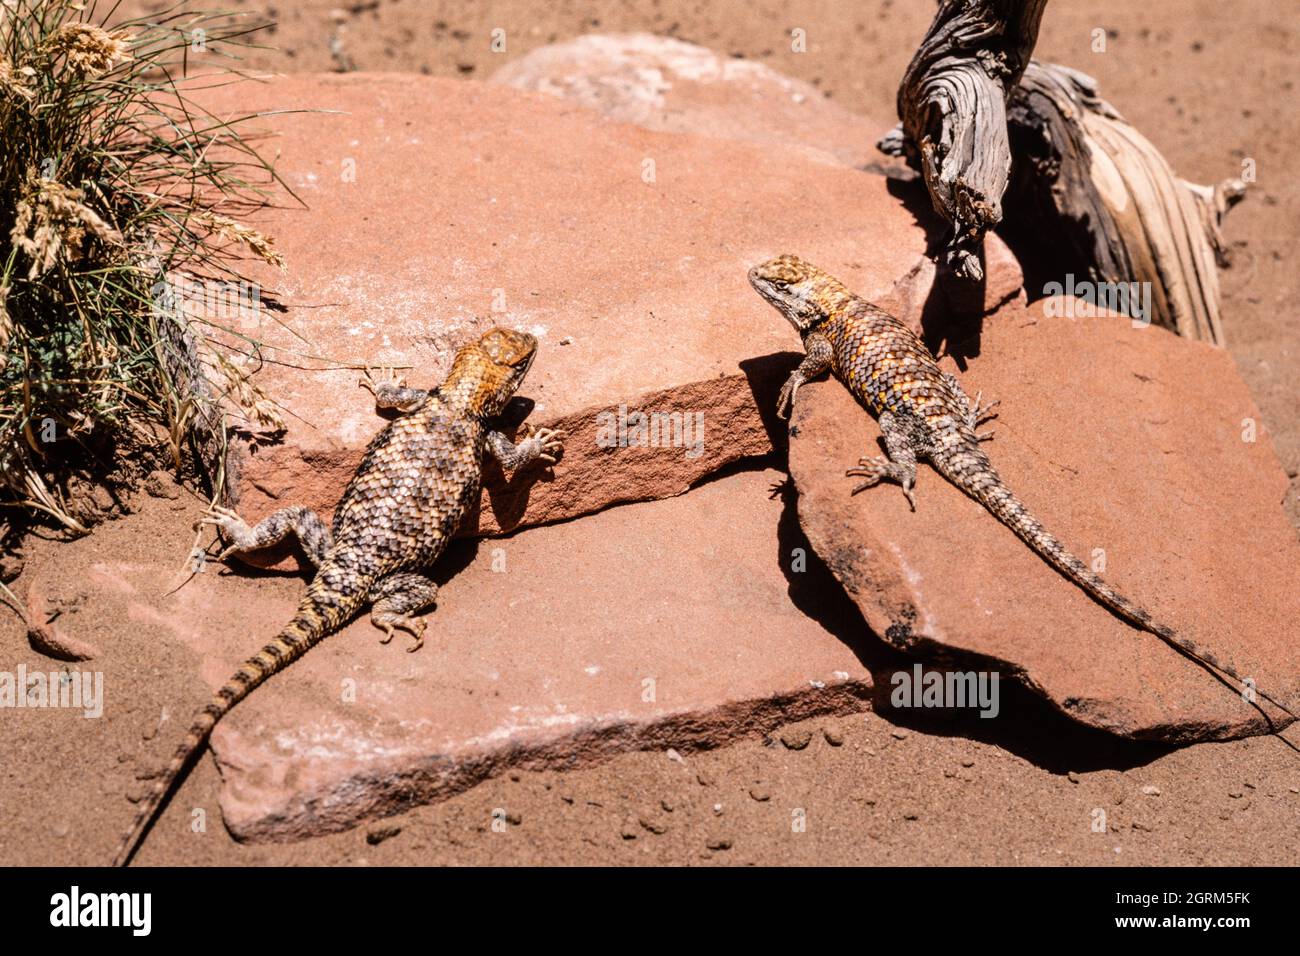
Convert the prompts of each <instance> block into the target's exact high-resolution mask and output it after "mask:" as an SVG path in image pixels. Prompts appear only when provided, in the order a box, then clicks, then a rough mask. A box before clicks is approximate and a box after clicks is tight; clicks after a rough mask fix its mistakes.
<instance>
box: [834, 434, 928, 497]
mask: <svg viewBox="0 0 1300 956" xmlns="http://www.w3.org/2000/svg"><path fill="white" fill-rule="evenodd" d="M880 430H881V432H882V433H883V434H884V436H885V450H886V451H887V452H888V457H883V456H879V455H878V456H876V457H871V456H863V457H862V458H860V459H858V466H857V467H856V468H850V469H849V470H848V471H846V472H845V473H844V474H846V475H853V476H856V477H859V478H865V479H866V481H864V482H862V483H861V484H860V485H858V486H857V487H855V488H854V489H853V490H852V491H851V492H850V494H854V495H856V494H857V493H858V492H859V491H864V490H866V489H867V488H871V487H873V486H875V485H877V484H879V483H880V482H881V481H884V480H886V479H888V480H889V481H896V482H898V483H899V484H900V485H902V486H903V494H904V495H906V496H907V503H908V504H909V505H911V506H912V510H913V511H915V510H916V499H915V498H914V497H913V496H912V488H913V486H915V485H916V456H917V451H918V449H917V448H916V446H915V444H914V443H913V441H912V436H911V433H910V432H908V431H907V429H905V428H903V427H902V425H901V424H900V422H899V421H898V419H897V418H895V417H894V413H893V412H890V411H883V412H881V413H880Z"/></svg>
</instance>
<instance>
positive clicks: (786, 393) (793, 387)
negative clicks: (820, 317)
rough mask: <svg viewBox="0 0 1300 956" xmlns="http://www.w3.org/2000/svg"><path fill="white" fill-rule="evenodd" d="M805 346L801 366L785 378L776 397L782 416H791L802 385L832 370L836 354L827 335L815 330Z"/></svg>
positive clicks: (778, 412)
mask: <svg viewBox="0 0 1300 956" xmlns="http://www.w3.org/2000/svg"><path fill="white" fill-rule="evenodd" d="M803 347H804V350H805V351H806V353H807V354H805V355H804V357H803V361H802V362H800V363H799V367H798V368H796V369H795V370H794V371H793V372H791V373H790V377H789V378H788V379H786V380H785V384H784V385H782V386H781V394H780V395H778V396H777V399H776V413H777V415H779V416H780V417H781V418H789V417H790V413H791V412H792V411H794V397H795V394H796V393H797V392H798V391H799V386H800V385H802V384H804V382H807V381H809V380H811V379H814V378H816V377H817V376H819V375H823V374H825V373H826V372H828V371H830V367H831V358H832V356H834V354H835V349H834V347H833V346H832V345H831V343H830V340H829V339H828V338H826V336H824V335H818V334H817V333H815V332H814V333H812V334H811V335H809V336H808V337H807V338H806V339H804V343H803Z"/></svg>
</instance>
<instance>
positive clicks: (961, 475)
mask: <svg viewBox="0 0 1300 956" xmlns="http://www.w3.org/2000/svg"><path fill="white" fill-rule="evenodd" d="M749 281H750V283H751V284H752V285H753V287H754V289H755V290H756V291H757V292H758V293H759V294H760V295H761V296H763V298H765V299H766V300H767V301H768V302H770V303H771V304H772V305H773V306H775V307H776V309H777V310H778V311H779V312H781V314H782V315H784V316H785V317H786V318H787V319H788V320H789V321H790V323H791V324H792V325H793V326H794V327H795V328H796V329H797V330H798V331H799V333H800V335H801V336H802V337H803V341H804V348H805V350H806V352H807V354H806V356H805V358H804V360H803V362H802V363H801V364H800V365H799V368H798V369H796V370H795V372H794V373H793V374H792V375H791V376H790V379H789V381H788V382H786V385H785V387H784V388H783V389H782V390H781V397H780V407H779V409H778V411H779V412H780V414H782V415H788V414H789V409H790V407H791V405H792V404H793V401H794V396H795V393H796V392H797V391H798V389H799V386H800V385H802V384H803V383H804V382H806V381H808V380H809V379H811V378H813V377H815V376H817V375H821V374H822V373H824V372H826V371H828V370H830V371H833V372H834V373H835V375H836V376H837V377H838V378H839V379H840V380H841V381H842V382H844V384H845V385H847V386H848V388H849V390H850V391H851V392H852V393H853V394H854V396H856V397H857V399H858V400H859V401H861V402H862V403H863V404H864V405H866V406H867V407H868V408H869V409H870V410H871V411H872V412H873V413H875V415H876V416H877V418H878V419H879V422H880V429H881V431H882V432H883V434H884V438H885V447H886V449H887V451H888V456H887V457H878V458H871V457H866V458H863V459H861V460H860V461H859V463H858V467H857V468H851V469H849V471H848V474H850V475H856V476H858V477H861V478H864V479H865V480H864V481H863V482H862V483H861V484H859V485H858V486H857V487H856V488H854V489H853V493H854V494H856V493H857V492H859V491H861V490H863V489H864V488H869V487H871V486H873V485H875V484H877V483H879V482H880V481H882V480H886V479H887V480H890V481H895V482H898V484H900V485H901V486H902V488H903V493H904V494H905V495H906V496H907V500H908V502H909V503H910V504H911V505H912V508H913V510H915V508H916V502H915V499H914V497H913V494H912V488H913V486H914V485H915V483H916V463H917V461H918V460H920V459H925V460H928V461H929V462H930V463H931V464H932V465H933V466H934V468H935V470H937V471H938V472H939V473H940V474H941V475H943V476H944V477H945V478H947V479H948V480H949V481H950V482H952V483H953V484H954V485H956V486H957V487H958V488H960V489H961V490H962V491H963V492H965V493H966V494H968V495H970V497H972V498H974V499H975V500H976V501H978V502H980V504H982V505H984V507H986V508H987V509H988V510H989V512H990V513H992V514H993V516H994V517H996V518H997V519H998V520H999V521H1001V522H1002V523H1003V524H1005V525H1006V526H1007V527H1008V528H1010V529H1011V530H1012V531H1014V532H1015V533H1016V534H1017V535H1018V536H1019V537H1020V539H1021V540H1022V541H1024V542H1025V543H1026V544H1027V545H1029V547H1030V548H1032V549H1033V550H1034V552H1035V553H1036V554H1038V555H1039V556H1040V557H1041V558H1042V559H1043V560H1044V561H1046V562H1047V563H1048V564H1050V565H1051V566H1052V567H1054V568H1056V569H1057V570H1058V571H1059V572H1060V573H1061V574H1063V575H1064V576H1065V577H1066V578H1068V579H1069V580H1071V581H1073V582H1074V583H1075V584H1076V585H1078V586H1079V587H1080V588H1082V589H1083V591H1084V592H1085V593H1087V594H1088V595H1089V596H1090V597H1092V598H1093V599H1094V600H1095V601H1097V602H1098V603H1099V604H1101V605H1102V606H1103V607H1105V608H1107V609H1109V610H1110V611H1112V612H1113V613H1115V614H1116V615H1118V616H1119V617H1120V618H1122V619H1123V620H1125V621H1127V622H1129V623H1130V624H1132V625H1134V626H1135V627H1138V628H1140V629H1142V630H1144V631H1148V632H1150V633H1152V634H1154V635H1156V636H1157V637H1159V638H1160V639H1161V640H1163V641H1165V642H1166V643H1167V644H1169V645H1170V646H1171V647H1173V648H1174V649H1175V650H1177V651H1179V652H1180V653H1182V654H1184V655H1186V656H1188V657H1191V658H1192V659H1193V660H1196V661H1199V662H1200V663H1202V664H1204V665H1207V666H1208V667H1209V668H1210V669H1211V670H1212V672H1213V671H1219V672H1222V674H1226V675H1227V676H1228V677H1230V678H1232V679H1233V680H1235V681H1237V682H1238V683H1241V684H1244V683H1245V680H1244V679H1243V678H1242V677H1241V675H1240V674H1238V673H1237V671H1236V669H1235V668H1233V667H1232V666H1231V665H1230V664H1228V663H1226V662H1224V661H1222V660H1220V659H1219V658H1218V656H1217V655H1215V654H1214V653H1213V652H1211V651H1209V650H1207V649H1206V648H1204V647H1202V646H1200V645H1199V644H1197V643H1196V642H1194V641H1192V640H1190V639H1188V638H1186V637H1181V636H1179V635H1178V634H1176V633H1175V632H1174V631H1173V630H1172V629H1171V628H1169V627H1166V626H1164V625H1163V624H1157V623H1156V622H1155V621H1153V620H1152V618H1151V615H1150V614H1148V613H1147V612H1146V611H1145V610H1144V609H1143V608H1141V607H1139V606H1138V605H1137V604H1134V603H1133V602H1132V601H1130V600H1128V599H1127V598H1125V597H1123V596H1122V595H1120V594H1119V593H1118V592H1116V591H1115V589H1114V588H1112V587H1111V586H1110V585H1108V584H1106V582H1105V581H1103V580H1102V579H1101V578H1100V577H1098V576H1097V575H1096V574H1094V573H1093V572H1092V571H1091V570H1089V569H1088V567H1087V566H1086V565H1085V564H1084V563H1083V562H1082V561H1080V560H1079V559H1078V558H1077V557H1075V556H1074V555H1073V554H1071V553H1070V552H1069V551H1068V550H1067V549H1066V548H1065V546H1064V545H1062V544H1061V542H1060V541H1058V540H1057V539H1056V537H1055V536H1054V535H1052V534H1050V533H1049V532H1048V531H1046V530H1045V529H1044V528H1043V526H1042V524H1041V523H1040V522H1039V521H1038V519H1037V518H1035V517H1034V516H1033V515H1032V514H1030V512H1029V510H1028V509H1027V508H1026V507H1025V506H1024V504H1022V503H1021V501H1020V499H1018V498H1017V497H1016V496H1015V495H1014V494H1012V493H1011V491H1010V489H1008V488H1007V486H1006V485H1005V484H1004V483H1003V481H1002V479H1001V477H999V475H998V473H997V471H996V470H995V469H994V468H993V465H992V463H991V462H990V461H989V458H988V456H987V455H986V454H984V450H983V449H982V448H981V447H980V442H981V441H983V440H984V439H985V438H987V437H991V436H980V435H977V434H976V427H977V426H978V425H979V424H980V423H981V422H982V421H984V420H985V419H986V418H988V417H990V416H989V414H988V412H989V409H991V408H992V407H993V405H989V406H987V407H981V406H980V405H979V397H978V396H977V397H976V401H975V402H974V403H972V402H971V401H970V399H969V398H967V397H966V393H965V392H964V391H962V388H961V385H960V384H959V383H958V382H957V380H956V379H955V378H953V377H952V376H951V375H949V374H947V373H946V372H944V371H942V370H941V369H940V368H939V366H938V365H937V364H936V363H935V361H934V357H933V356H932V355H931V354H930V351H929V349H927V348H926V347H925V343H923V342H922V341H921V340H920V339H919V338H918V337H917V336H916V334H915V333H914V332H913V331H912V330H911V329H909V328H908V327H907V326H906V325H904V324H903V323H902V322H899V321H898V320H897V319H895V318H894V317H893V316H891V315H889V314H888V313H886V312H884V311H883V310H881V309H879V308H877V307H876V306H874V305H872V304H871V303H869V302H867V301H866V300H865V299H862V298H859V297H858V296H856V295H854V294H853V293H852V292H850V291H849V290H848V289H847V288H845V287H844V285H843V284H841V283H840V282H839V281H838V280H836V279H835V278H833V277H832V276H830V275H828V274H827V273H825V272H823V271H822V270H821V269H818V268H817V267H816V266H814V265H812V264H811V263H808V262H805V261H804V260H802V259H800V258H798V257H797V256H790V255H786V256H779V257H777V258H775V259H772V260H769V261H768V262H765V263H763V264H762V265H759V266H755V267H754V268H753V269H751V270H750V273H749ZM993 404H996V403H993ZM1257 693H1258V694H1259V696H1261V697H1263V698H1264V699H1265V700H1267V701H1269V702H1270V703H1272V704H1273V705H1275V706H1276V707H1278V708H1279V709H1281V710H1282V711H1284V712H1285V713H1287V714H1290V715H1291V716H1292V717H1294V716H1295V714H1294V713H1292V711H1291V710H1290V709H1289V708H1287V707H1286V706H1285V705H1283V704H1280V703H1278V701H1276V700H1274V699H1273V698H1272V697H1271V696H1269V695H1268V694H1266V693H1264V692H1263V691H1258V690H1257Z"/></svg>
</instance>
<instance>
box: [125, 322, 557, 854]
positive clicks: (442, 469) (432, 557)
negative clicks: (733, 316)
mask: <svg viewBox="0 0 1300 956" xmlns="http://www.w3.org/2000/svg"><path fill="white" fill-rule="evenodd" d="M536 350H537V340H536V339H535V338H533V336H531V335H528V334H526V333H523V332H516V331H513V330H510V329H502V328H496V329H492V330H490V331H488V332H487V333H485V334H484V335H483V336H482V337H481V338H480V339H479V340H478V341H477V342H475V343H472V344H470V345H466V346H464V347H463V348H461V349H460V350H459V351H458V352H457V353H456V358H455V361H454V362H453V363H452V368H451V372H450V373H449V374H448V376H447V379H446V381H444V382H443V383H442V385H440V386H439V387H438V388H437V389H434V390H433V391H431V392H426V391H422V390H420V389H412V388H406V387H404V386H403V385H402V384H401V383H397V384H381V385H376V384H374V383H373V382H363V383H362V384H364V385H367V387H369V388H370V389H371V391H373V392H374V394H375V399H376V403H377V404H378V405H379V406H380V407H383V408H390V409H395V410H397V411H398V412H401V413H403V414H401V415H400V417H398V418H396V419H394V420H393V421H392V422H391V423H389V425H388V426H386V427H385V428H384V429H383V430H382V431H380V432H379V434H378V435H376V436H375V438H374V440H372V441H371V443H370V446H369V447H368V448H367V449H366V453H365V456H364V457H363V459H362V461H361V464H360V465H359V466H358V468H357V471H356V474H354V475H353V477H352V481H351V482H350V483H349V484H348V487H347V490H346V491H345V492H344V493H343V497H342V499H341V500H340V502H339V505H338V508H337V509H336V511H335V516H334V525H333V530H332V532H331V530H330V529H328V528H326V527H325V526H324V524H323V523H322V522H321V521H320V519H319V518H317V517H316V516H315V515H314V514H313V513H311V512H310V511H307V510H306V509H303V508H285V509H281V510H280V511H277V512H275V513H274V514H272V515H271V516H269V517H268V518H266V519H265V520H263V521H262V522H261V523H259V524H258V525H257V526H256V527H255V528H249V527H248V526H247V525H246V524H244V522H243V521H242V520H240V518H239V516H238V515H236V514H234V513H233V512H230V511H227V510H225V509H221V508H214V509H212V511H210V512H209V517H208V518H207V519H205V522H206V523H210V524H214V525H217V526H218V527H220V528H221V529H222V531H223V532H224V533H225V534H226V535H227V536H228V537H229V538H231V539H233V542H234V543H233V544H232V546H231V547H230V548H228V549H227V550H226V551H225V552H223V554H222V555H221V557H222V558H224V557H226V556H227V555H229V554H231V553H241V552H248V551H258V550H262V549H265V548H266V547H269V546H270V545H273V544H276V543H277V542H279V541H282V540H284V539H285V538H287V537H289V536H290V535H296V536H297V538H298V540H299V542H300V543H301V544H302V546H303V548H304V550H305V552H306V554H307V556H308V557H309V558H310V559H311V560H312V561H313V563H315V564H316V566H317V571H316V575H315V577H314V578H313V579H312V582H311V584H310V585H309V587H308V588H307V593H306V595H305V596H304V597H303V600H302V603H301V605H299V607H298V613H297V614H296V615H294V618H293V620H292V621H290V622H289V624H288V625H287V626H286V627H285V628H284V630H283V631H281V632H280V633H279V634H278V635H277V636H276V637H275V638H274V639H272V640H271V642H270V643H269V644H267V645H266V646H265V647H264V648H262V650H261V651H259V652H258V653H257V654H255V655H254V656H252V657H250V658H249V659H248V660H247V661H245V662H244V664H243V665H242V666H241V667H240V668H239V670H237V671H236V672H235V674H234V676H233V677H231V678H230V680H229V681H227V682H226V684H225V685H224V686H223V687H222V688H221V689H220V690H219V691H218V692H217V694H216V696H215V697H213V699H212V702H211V703H209V704H208V706H207V707H205V708H204V709H203V710H202V711H200V712H199V714H198V716H197V717H196V718H195V720H194V723H193V725H192V726H191V728H190V732H189V734H188V735H187V736H186V737H185V739H184V741H183V742H182V743H181V744H180V746H179V747H177V749H176V753H175V754H174V756H173V757H172V759H171V762H170V763H169V764H168V765H167V769H166V770H165V771H164V773H163V774H162V776H161V777H159V779H158V781H157V782H156V783H155V784H154V785H153V787H152V788H151V789H150V792H149V794H148V795H147V796H146V797H145V799H144V800H143V801H142V802H141V805H140V809H139V812H138V813H137V814H136V818H135V822H134V823H133V824H132V826H131V828H130V829H129V830H128V831H127V833H126V834H125V835H124V836H123V838H122V842H121V844H120V845H119V847H118V851H117V855H116V858H115V859H114V865H115V866H120V865H124V864H126V863H127V862H128V861H129V860H130V858H131V855H132V854H133V853H134V852H135V849H136V846H137V844H138V843H139V841H140V839H141V837H142V836H143V835H144V833H145V831H146V830H147V829H148V827H149V825H150V824H151V823H152V821H153V819H154V817H155V815H156V814H157V811H158V808H159V806H160V805H161V804H162V802H163V800H164V799H165V797H166V796H167V794H168V793H169V792H170V791H171V790H172V788H173V786H174V785H175V783H176V782H177V780H178V779H179V777H180V774H181V772H182V771H183V770H184V768H185V766H186V765H187V764H188V763H189V762H190V760H191V758H193V757H194V756H195V755H196V754H197V753H198V752H199V749H200V748H201V747H202V746H203V743H204V742H205V741H206V740H207V739H208V736H209V734H211V732H212V728H213V727H215V726H216V724H217V721H219V720H220V719H221V718H222V717H223V716H225V715H226V714H227V713H228V712H229V711H230V709H231V708H232V707H234V706H235V705H236V704H238V703H239V702H240V701H241V700H243V699H244V698H245V697H247V696H248V695H249V694H250V693H251V692H252V691H253V690H254V689H255V688H256V687H258V686H259V685H260V684H262V683H263V682H265V681H266V680H267V679H268V678H270V677H271V676H272V675H274V674H276V673H278V672H279V671H282V670H284V668H286V667H288V666H289V665H290V664H292V663H293V662H294V661H296V660H297V659H298V658H299V657H301V656H302V655H303V654H305V653H306V652H307V651H308V649H310V648H311V647H312V646H313V645H315V644H317V643H318V642H320V641H321V640H323V639H324V638H325V637H327V636H329V635H330V634H333V633H334V632H335V631H336V630H338V629H339V628H340V627H341V626H342V625H343V624H345V623H346V622H347V621H348V619H349V618H351V617H352V616H353V615H354V614H355V613H356V612H357V611H358V610H360V609H361V608H362V607H363V606H364V605H365V604H366V603H373V605H374V607H373V611H372V619H373V620H374V622H375V624H376V625H377V626H379V627H381V628H383V629H384V630H385V632H386V634H387V635H388V638H391V637H392V634H393V631H394V630H397V629H401V630H406V631H410V632H411V633H412V634H413V635H415V637H416V639H417V641H416V644H415V646H414V647H413V648H411V650H416V649H418V648H419V647H420V646H421V643H422V640H423V633H424V626H425V625H424V621H423V620H418V619H416V618H413V617H412V616H411V615H413V614H414V613H416V612H417V611H420V610H422V609H424V608H426V607H428V606H430V605H431V604H432V603H433V599H434V596H435V595H436V593H437V587H436V585H435V584H434V583H433V581H431V580H429V579H428V578H427V577H426V576H425V575H424V574H423V573H422V572H423V571H425V570H426V569H428V568H429V567H430V566H431V565H432V564H433V562H434V561H436V560H437V558H438V556H439V555H441V554H442V552H443V550H444V549H445V548H446V546H447V543H448V542H449V541H450V540H451V537H452V535H453V534H454V533H455V531H456V529H457V527H458V526H459V525H460V522H461V518H462V517H463V516H464V514H465V512H466V511H467V509H468V508H469V507H470V505H471V504H473V503H474V502H475V501H476V500H477V498H478V494H479V486H480V480H481V476H482V463H483V454H484V451H485V449H486V450H487V451H489V452H491V453H492V454H493V455H494V456H495V457H497V458H498V459H499V460H500V461H501V463H502V465H503V466H504V467H505V468H507V469H514V468H518V467H520V466H522V465H523V464H525V463H527V462H529V461H532V460H533V459H538V458H540V459H541V460H543V461H545V462H547V463H548V464H549V463H554V461H555V457H554V456H555V455H557V454H558V453H559V451H560V443H559V433H558V432H553V431H550V430H549V429H542V430H540V431H538V432H537V433H536V434H534V435H533V436H532V437H531V438H529V439H528V440H527V441H524V442H521V443H520V444H519V445H515V444H513V443H511V442H510V441H509V440H508V439H506V437H505V436H504V435H502V434H501V433H500V432H498V431H493V430H491V428H490V423H491V420H492V419H493V418H494V417H495V416H497V415H500V413H501V412H502V410H503V409H504V408H505V405H506V403H507V402H508V401H509V400H510V398H511V396H512V395H513V394H514V393H515V391H516V389H517V388H518V387H519V385H520V383H521V382H522V381H523V379H524V376H525V375H526V374H527V373H528V369H529V366H531V364H532V361H533V358H534V356H535V355H536Z"/></svg>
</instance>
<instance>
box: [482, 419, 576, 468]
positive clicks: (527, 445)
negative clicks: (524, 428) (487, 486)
mask: <svg viewBox="0 0 1300 956" xmlns="http://www.w3.org/2000/svg"><path fill="white" fill-rule="evenodd" d="M563 438H564V432H562V431H560V430H558V429H555V428H539V429H537V430H536V431H535V432H532V433H531V434H530V435H529V436H528V437H527V438H525V439H524V440H523V441H521V442H520V443H519V444H517V445H516V444H515V443H514V442H512V441H511V440H510V439H509V438H507V437H506V436H505V434H504V433H502V432H499V431H495V430H494V431H490V432H488V436H487V450H488V451H489V452H490V453H491V455H492V457H493V458H495V459H496V460H497V461H499V462H501V467H502V468H504V469H505V470H506V471H514V470H516V469H517V468H521V467H523V466H524V465H526V464H528V463H529V462H530V461H533V460H534V459H536V460H538V461H541V462H542V463H544V464H547V465H553V464H555V462H556V459H557V458H559V456H560V453H561V452H562V451H564V442H563Z"/></svg>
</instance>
